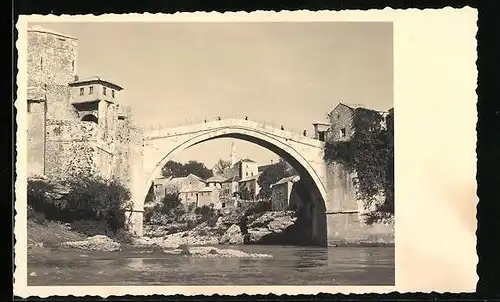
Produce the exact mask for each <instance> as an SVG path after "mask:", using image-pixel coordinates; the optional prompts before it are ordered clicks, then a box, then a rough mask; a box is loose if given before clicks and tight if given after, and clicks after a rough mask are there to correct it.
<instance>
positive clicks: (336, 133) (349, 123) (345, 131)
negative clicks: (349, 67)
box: [314, 103, 393, 142]
mask: <svg viewBox="0 0 500 302" xmlns="http://www.w3.org/2000/svg"><path fill="white" fill-rule="evenodd" d="M361 110H365V111H370V112H373V113H376V114H379V115H380V116H381V117H382V118H383V119H382V125H381V126H382V127H387V117H388V116H392V115H391V112H393V109H392V108H391V109H390V110H389V111H383V110H379V109H374V108H369V107H367V106H364V105H359V104H347V103H339V104H338V105H337V106H336V107H335V108H334V109H333V110H332V111H331V112H330V113H329V114H328V119H329V122H328V123H316V124H314V125H315V137H316V138H318V139H320V140H322V141H330V142H331V141H347V140H350V139H351V138H352V137H353V136H354V133H355V132H356V129H355V117H356V115H355V113H356V112H357V111H361ZM321 138H323V139H321Z"/></svg>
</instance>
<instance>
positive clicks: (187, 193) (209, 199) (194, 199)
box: [179, 187, 220, 208]
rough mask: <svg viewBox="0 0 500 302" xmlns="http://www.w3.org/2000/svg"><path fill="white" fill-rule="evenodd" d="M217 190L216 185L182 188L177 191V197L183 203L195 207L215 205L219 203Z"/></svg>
mask: <svg viewBox="0 0 500 302" xmlns="http://www.w3.org/2000/svg"><path fill="white" fill-rule="evenodd" d="M219 191H220V189H218V188H216V187H200V188H189V189H183V190H180V191H179V198H180V200H181V202H182V203H183V204H184V205H186V206H189V205H191V204H192V205H194V207H195V208H198V207H202V206H210V205H216V204H218V203H219Z"/></svg>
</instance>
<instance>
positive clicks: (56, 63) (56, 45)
mask: <svg viewBox="0 0 500 302" xmlns="http://www.w3.org/2000/svg"><path fill="white" fill-rule="evenodd" d="M77 46H78V40H77V39H75V38H71V37H66V36H63V35H58V34H54V33H50V32H43V31H37V30H29V31H28V49H27V51H28V73H27V75H28V87H38V88H42V89H45V91H46V94H47V118H48V119H72V118H75V117H76V111H75V110H74V108H73V107H72V106H71V104H70V102H69V98H70V89H69V87H68V83H69V82H71V81H73V80H74V76H75V74H76V53H77Z"/></svg>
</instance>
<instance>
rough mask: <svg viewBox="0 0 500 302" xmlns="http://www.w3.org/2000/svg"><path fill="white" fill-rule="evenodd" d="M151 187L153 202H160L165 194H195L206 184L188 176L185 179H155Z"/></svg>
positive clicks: (192, 175)
mask: <svg viewBox="0 0 500 302" xmlns="http://www.w3.org/2000/svg"><path fill="white" fill-rule="evenodd" d="M153 187H154V196H155V197H154V200H155V201H161V200H163V198H164V197H165V196H166V195H167V194H175V193H180V192H185V193H186V192H191V191H193V192H195V191H196V190H199V189H201V188H204V187H206V182H205V180H203V179H201V178H200V177H198V176H196V175H194V174H189V175H188V176H185V177H169V178H164V177H160V178H157V179H155V180H154V182H153Z"/></svg>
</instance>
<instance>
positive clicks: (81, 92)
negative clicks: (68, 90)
mask: <svg viewBox="0 0 500 302" xmlns="http://www.w3.org/2000/svg"><path fill="white" fill-rule="evenodd" d="M84 91H85V89H84V88H83V87H82V88H80V95H83V92H84Z"/></svg>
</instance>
